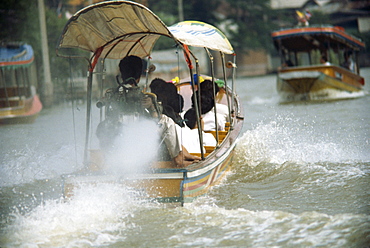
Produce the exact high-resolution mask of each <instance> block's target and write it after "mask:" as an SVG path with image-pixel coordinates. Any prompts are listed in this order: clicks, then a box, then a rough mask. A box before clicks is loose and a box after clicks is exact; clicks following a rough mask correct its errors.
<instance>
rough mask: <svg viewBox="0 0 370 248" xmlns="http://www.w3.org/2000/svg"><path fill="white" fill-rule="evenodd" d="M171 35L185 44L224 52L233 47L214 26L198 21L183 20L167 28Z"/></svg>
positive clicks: (232, 50) (231, 50) (231, 51)
mask: <svg viewBox="0 0 370 248" xmlns="http://www.w3.org/2000/svg"><path fill="white" fill-rule="evenodd" d="M168 29H169V30H170V31H171V33H172V34H173V36H175V38H176V39H178V40H179V41H180V42H181V43H183V44H185V45H187V46H194V47H206V48H208V49H211V50H215V51H220V52H223V53H225V54H233V53H234V49H233V47H232V46H231V44H230V42H229V41H228V39H227V38H226V36H225V35H224V34H223V33H222V32H221V31H220V30H218V29H217V28H216V27H214V26H212V25H209V24H207V23H204V22H199V21H183V22H179V23H177V24H174V25H172V26H170V27H169V28H168Z"/></svg>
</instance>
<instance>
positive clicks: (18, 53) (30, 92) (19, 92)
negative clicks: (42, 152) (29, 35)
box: [0, 42, 42, 124]
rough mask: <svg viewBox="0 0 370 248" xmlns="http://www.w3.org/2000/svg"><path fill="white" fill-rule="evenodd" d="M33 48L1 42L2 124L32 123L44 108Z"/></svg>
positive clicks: (0, 91)
mask: <svg viewBox="0 0 370 248" xmlns="http://www.w3.org/2000/svg"><path fill="white" fill-rule="evenodd" d="M33 60H34V55H33V50H32V47H31V46H30V45H28V44H25V43H21V42H11V43H10V42H8V43H2V44H0V124H14V123H29V122H33V121H34V120H35V118H36V117H37V115H38V114H39V112H40V111H41V109H42V104H41V102H40V99H39V97H38V95H37V94H36V86H37V78H36V71H35V67H34V64H33Z"/></svg>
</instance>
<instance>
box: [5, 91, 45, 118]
mask: <svg viewBox="0 0 370 248" xmlns="http://www.w3.org/2000/svg"><path fill="white" fill-rule="evenodd" d="M41 109H42V103H41V101H40V99H39V97H38V96H37V95H34V96H32V97H30V98H27V99H22V100H17V101H16V102H14V101H13V103H12V106H11V107H7V106H6V105H5V104H2V106H1V107H0V124H18V123H32V122H34V121H35V119H36V117H37V116H38V114H39V113H40V111H41Z"/></svg>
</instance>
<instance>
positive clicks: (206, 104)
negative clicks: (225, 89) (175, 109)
mask: <svg viewBox="0 0 370 248" xmlns="http://www.w3.org/2000/svg"><path fill="white" fill-rule="evenodd" d="M214 86H215V94H216V95H217V93H218V92H219V90H220V89H219V87H218V85H217V84H214ZM200 92H201V100H200V102H201V107H200V109H201V114H202V118H203V121H204V131H215V130H216V124H215V123H216V122H215V108H214V106H215V104H214V96H213V88H212V81H211V80H204V81H203V82H202V83H201V84H200ZM196 94H198V93H197V92H196ZM191 99H192V101H194V98H193V96H192V98H191ZM194 106H195V105H194V103H193V105H192V107H193V108H194ZM216 110H217V123H218V130H219V131H224V130H225V124H226V122H228V121H229V108H228V107H227V106H226V105H225V104H221V103H216Z"/></svg>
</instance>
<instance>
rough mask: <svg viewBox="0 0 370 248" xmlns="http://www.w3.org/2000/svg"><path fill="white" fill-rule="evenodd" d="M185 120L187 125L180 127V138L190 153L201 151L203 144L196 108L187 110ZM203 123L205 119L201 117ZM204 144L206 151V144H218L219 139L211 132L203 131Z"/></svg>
mask: <svg viewBox="0 0 370 248" xmlns="http://www.w3.org/2000/svg"><path fill="white" fill-rule="evenodd" d="M184 121H185V124H186V126H187V127H184V128H180V129H181V130H180V132H181V134H180V139H181V142H182V145H183V146H184V147H185V148H186V150H188V152H189V153H201V150H200V149H201V146H200V141H199V131H198V125H197V117H196V112H195V109H193V108H191V109H189V110H188V111H186V113H185V115H184ZM200 122H201V125H202V126H203V125H204V123H203V119H202V118H201V119H200ZM202 135H203V144H202V149H203V152H205V149H204V146H216V144H217V141H216V139H215V137H214V136H213V135H212V134H210V133H205V132H204V131H202Z"/></svg>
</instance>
